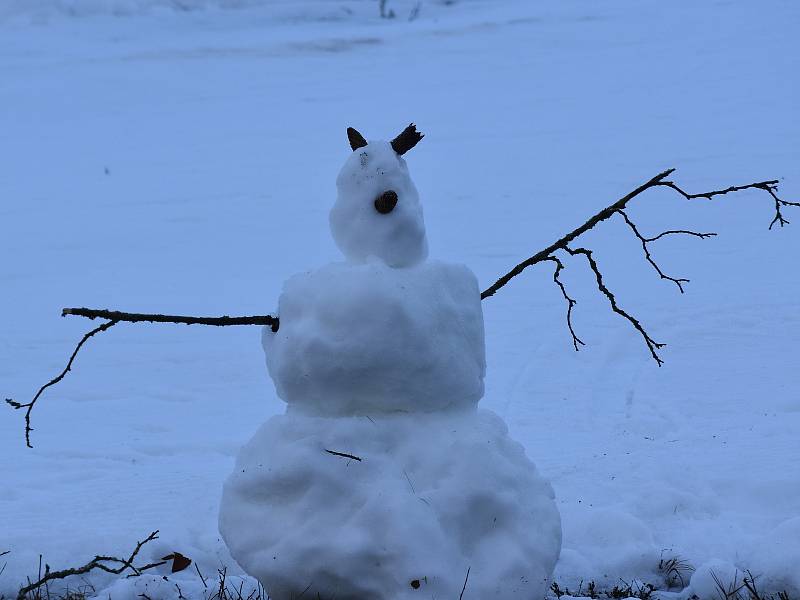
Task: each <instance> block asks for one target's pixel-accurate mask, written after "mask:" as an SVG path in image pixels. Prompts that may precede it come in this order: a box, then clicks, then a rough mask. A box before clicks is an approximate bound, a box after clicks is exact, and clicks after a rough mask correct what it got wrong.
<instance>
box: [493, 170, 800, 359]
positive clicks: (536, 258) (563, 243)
mask: <svg viewBox="0 0 800 600" xmlns="http://www.w3.org/2000/svg"><path fill="white" fill-rule="evenodd" d="M674 171H675V169H668V170H666V171H663V172H662V173H659V174H658V175H656V176H655V177H653V178H652V179H650V180H649V181H647V182H646V183H644V184H642V185H640V186H639V187H638V188H636V189H635V190H633V191H632V192H630V193H628V194H626V195H625V196H623V197H622V198H620V199H619V200H617V201H616V202H614V203H613V204H611V205H609V206H607V207H606V208H604V209H603V210H601V211H600V212H598V213H597V214H595V215H594V216H593V217H591V218H590V219H589V220H588V221H586V222H585V223H584V224H583V225H581V226H580V227H578V228H576V229H574V230H572V231H571V232H569V233H568V234H566V235H565V236H563V237H561V238H559V239H558V240H556V241H555V242H553V243H552V244H550V245H549V246H548V247H547V248H545V249H544V250H540V251H539V252H537V253H536V254H534V255H533V256H531V257H530V258H527V259H526V260H524V261H522V262H521V263H519V264H517V265H516V266H514V267H513V268H512V269H511V270H510V271H508V273H506V274H505V275H503V276H502V277H500V278H499V279H498V280H497V281H495V282H494V283H493V284H492V285H491V286H489V287H488V288H487V289H486V290H484V291H483V292H482V293H481V300H484V299H486V298H489V297H491V296H493V295H494V294H496V293H497V291H498V290H500V289H501V288H502V287H504V286H505V285H506V284H508V282H509V281H511V280H512V279H513V278H514V277H516V276H517V275H519V274H521V273H522V272H523V271H524V270H525V269H527V268H528V267H531V266H533V265H536V264H538V263H540V262H543V261H551V262H555V263H556V271H555V273H554V277H553V279H554V281H555V283H556V285H558V286H559V288H560V289H561V292H562V294H563V296H564V298H565V299H566V300H567V304H568V309H567V326H568V327H569V330H570V334H571V335H572V342H573V346H574V347H575V350H578V344H579V343H580V344H583V342H582V341H581V340H580V339H578V338H577V337H576V336H575V331H574V330H573V327H572V321H571V317H572V308H573V307H574V305H575V300H574V299H572V298H571V297H570V296H569V295H568V294H567V291H566V288H565V287H564V285H563V283H562V282H561V281H560V280H559V278H558V276H559V274H560V273H561V270H562V269H563V268H564V265H563V264H562V263H561V261H560V260H559V259H558V258H557V257H556V256H555V253H556V252H557V251H559V250H560V251H563V252H566V253H568V254H570V255H572V256H575V255H576V254H582V255H584V256H585V257H586V259H587V262H588V264H589V268H590V269H591V270H592V271H593V273H594V275H595V279H596V280H597V285H598V289H599V290H600V292H601V293H602V294H603V295H605V296H606V298H608V300H609V302H610V303H611V308H612V310H613V311H614V312H616V313H618V314H619V315H621V316H623V317H624V318H625V319H627V320H628V321H629V322H630V323H631V324H632V325H633V326H634V328H635V329H636V330H637V331H638V332H639V333H640V334H641V335H642V337H643V338H644V340H645V342H646V344H647V347H648V349H649V350H650V354H651V355H652V356H653V359H654V360H655V361H656V362H657V363H658V364H659V366H660V365H661V364H662V363H663V361H662V360H661V358H660V357H659V356H658V353H657V352H656V350H658V349H659V348H661V347H662V346H663V344H658V343H657V342H655V341H654V340H653V339H652V338H651V337H650V336H649V335H648V334H647V332H646V331H645V330H644V328H643V327H642V325H641V323H639V321H638V320H636V319H635V318H634V317H632V316H631V315H630V314H629V313H627V312H625V311H624V310H622V309H621V308H620V307H619V305H618V304H617V302H616V298H615V297H614V295H613V294H612V293H611V292H610V291H609V290H608V288H607V287H606V286H605V284H604V282H603V278H602V275H601V273H600V270H599V267H598V266H597V263H596V262H595V260H594V258H593V257H592V252H591V250H588V249H586V248H578V249H576V250H572V249H571V248H570V246H569V244H570V243H571V242H572V241H574V240H575V239H577V238H578V237H580V236H581V235H583V234H584V233H586V232H587V231H589V230H590V229H593V228H594V227H595V226H597V225H599V224H600V223H602V222H603V221H605V220H607V219H608V218H610V217H611V216H613V215H614V214H617V213H618V214H619V215H620V216H622V218H623V219H624V220H625V223H626V225H627V226H628V228H629V229H630V230H631V232H632V233H633V235H634V236H635V237H636V238H637V239H638V240H639V242H640V243H641V245H642V250H643V251H644V255H645V259H646V260H647V262H649V263H650V265H651V266H652V267H653V268H654V269H655V271H656V272H657V273H658V275H659V276H660V277H661V278H662V279H666V280H668V281H672V282H673V283H674V284H675V285H676V286H677V287H678V289H679V290H680V292H681V293H683V291H684V288H683V284H684V283H688V281H689V280H688V279H684V278H677V277H671V276H669V275H667V274H666V273H664V271H663V270H662V269H661V267H660V266H659V265H658V263H656V261H655V259H654V258H653V256H652V254H651V253H650V246H649V245H650V244H651V243H652V242H655V241H657V240H659V239H661V238H662V237H665V236H668V235H681V234H682V235H689V236H694V237H698V238H700V239H706V238H709V237H712V236H715V235H717V234H716V233H700V232H697V231H689V230H686V229H670V230H667V231H664V232H662V233H659V234H658V235H655V236H652V237H645V236H644V235H642V233H641V232H640V230H639V228H638V227H637V225H636V224H635V223H634V221H633V220H632V219H631V218H630V217H629V216H628V214H627V213H626V212H625V208H626V207H627V205H628V203H629V202H631V201H632V200H633V199H634V198H636V197H638V196H639V195H640V194H641V193H642V192H644V191H646V190H648V189H650V188H655V187H667V188H670V189H672V190H674V191H675V192H677V193H678V194H680V195H681V196H683V197H684V198H686V199H687V200H694V199H697V198H706V199H709V200H711V199H712V198H714V197H715V196H723V195H725V194H729V193H734V192H740V191H743V190H749V189H756V190H762V191H764V192H767V193H768V194H769V195H770V197H771V198H772V200H773V201H774V203H775V218H774V219H773V220H772V222H771V223H770V226H769V228H770V229H772V226H773V225H775V223H779V224H780V225H781V226H783V225H785V224H788V223H789V221H787V220H786V219H785V218H784V216H783V214H782V212H781V209H782V208H784V207H787V206H795V207H800V202H789V201H787V200H782V199H781V198H780V197H779V196H778V180H777V179H772V180H769V181H758V182H755V183H749V184H747V185H737V186H730V187H727V188H724V189H720V190H712V191H710V192H702V193H699V194H690V193H688V192H686V191H685V190H683V189H682V188H681V187H679V186H678V185H676V184H675V183H674V182H672V181H668V180H667V179H666V178H667V177H668V176H669V175H671V174H672V173H673V172H674Z"/></svg>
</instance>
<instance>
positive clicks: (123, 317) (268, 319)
mask: <svg viewBox="0 0 800 600" xmlns="http://www.w3.org/2000/svg"><path fill="white" fill-rule="evenodd" d="M69 315H74V316H77V317H86V318H87V319H109V320H111V321H125V322H126V323H178V324H182V325H211V326H214V327H227V326H231V325H267V326H269V327H271V328H272V331H278V328H279V326H280V321H279V319H278V317H273V316H271V315H256V316H252V317H229V316H227V315H226V316H224V317H185V316H181V315H159V314H146V313H127V312H120V311H117V310H99V309H94V308H65V309H63V310H62V311H61V316H62V317H66V316H69Z"/></svg>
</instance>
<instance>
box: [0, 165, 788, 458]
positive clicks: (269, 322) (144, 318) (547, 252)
mask: <svg viewBox="0 0 800 600" xmlns="http://www.w3.org/2000/svg"><path fill="white" fill-rule="evenodd" d="M674 171H675V169H667V170H666V171H663V172H661V173H659V174H658V175H656V176H655V177H653V178H652V179H650V180H649V181H647V182H645V183H643V184H642V185H640V186H639V187H637V188H636V189H635V190H633V191H632V192H629V193H628V194H626V195H624V196H623V197H622V198H620V199H619V200H617V201H616V202H614V203H613V204H610V205H609V206H607V207H605V208H604V209H603V210H601V211H600V212H598V213H597V214H595V215H593V216H592V217H591V218H590V219H588V220H587V221H586V222H585V223H584V224H583V225H581V226H580V227H577V228H575V229H573V230H572V231H570V232H569V233H567V234H566V235H564V236H562V237H561V238H559V239H558V240H556V241H555V242H553V243H552V244H550V245H549V246H547V247H546V248H544V249H543V250H540V251H539V252H537V253H535V254H534V255H533V256H531V257H529V258H527V259H525V260H524V261H522V262H520V263H519V264H517V265H515V266H514V267H513V268H512V269H511V270H509V271H508V272H507V273H506V274H504V275H503V276H502V277H500V278H499V279H498V280H497V281H495V282H494V283H493V284H492V285H491V286H489V287H488V288H487V289H485V290H484V291H483V292H481V300H485V299H486V298H490V297H492V296H494V295H495V294H496V293H497V292H498V291H499V290H500V289H502V288H503V287H504V286H506V285H507V284H508V283H509V282H510V281H511V280H512V279H513V278H514V277H517V276H518V275H520V274H521V273H522V272H523V271H524V270H525V269H527V268H528V267H532V266H534V265H537V264H539V263H541V262H545V261H547V262H552V263H554V264H555V265H556V268H555V271H554V273H553V282H554V283H555V284H556V285H557V286H558V288H559V290H560V291H561V294H562V296H563V297H564V299H565V300H566V302H567V328H568V329H569V332H570V335H571V336H572V344H573V346H574V348H575V350H578V349H579V346H583V345H585V344H584V342H583V341H582V340H581V339H580V338H579V337H578V336H577V334H576V333H575V329H574V327H573V323H572V311H573V308H574V307H575V305H576V304H577V301H576V300H575V299H574V298H572V297H571V296H570V295H569V293H568V292H567V288H566V286H565V285H564V283H563V282H562V281H561V279H560V274H561V271H563V270H564V268H565V265H564V263H563V262H562V260H561V259H560V258H559V257H558V255H557V253H558V252H563V253H564V254H566V255H569V256H571V257H575V256H578V255H580V256H583V257H585V259H586V262H587V264H588V267H589V269H590V270H591V271H592V273H593V274H594V276H595V281H596V284H597V289H598V291H599V292H600V293H601V294H602V295H603V296H605V297H606V299H607V300H608V302H609V305H610V307H611V310H612V311H613V312H615V313H616V314H618V315H620V316H621V317H622V318H624V319H625V320H627V321H628V322H629V323H630V324H631V326H632V327H633V328H634V329H635V330H636V331H637V332H638V333H639V335H640V336H641V337H642V339H643V340H644V342H645V344H646V346H647V349H648V350H649V351H650V355H651V356H652V357H653V360H655V361H656V363H657V364H658V365H659V366H661V365H662V364H663V362H664V361H663V360H662V359H661V357H660V356H659V354H658V352H657V351H658V350H659V349H661V348H663V347H664V344H663V343H659V342H656V341H655V340H654V339H653V338H652V337H650V334H648V333H647V330H646V329H645V327H644V326H643V325H642V323H641V322H640V321H639V320H638V319H637V318H635V317H634V316H633V315H631V314H630V313H629V312H627V311H626V310H624V309H623V308H622V307H620V305H619V303H618V302H617V298H616V296H615V295H614V293H613V292H612V291H611V290H610V289H609V288H608V286H607V285H606V283H605V281H604V279H603V275H602V272H601V270H600V266H599V264H598V263H597V261H596V260H595V258H594V255H593V251H592V250H591V249H588V248H573V247H572V246H571V244H572V242H574V241H575V240H576V239H578V238H579V237H580V236H581V235H583V234H584V233H586V232H587V231H589V230H591V229H593V228H594V227H596V226H597V225H599V224H600V223H602V222H603V221H606V220H608V219H610V218H611V217H613V216H614V215H619V216H620V217H621V218H622V219H623V221H624V222H625V224H626V225H627V227H628V228H629V229H630V231H631V233H632V234H633V235H634V236H635V237H636V239H637V240H638V241H639V242H640V243H641V246H642V251H643V252H644V256H645V260H647V262H648V263H650V265H651V266H652V267H653V269H654V270H655V271H656V273H657V274H658V275H659V277H660V278H661V279H664V280H667V281H670V282H672V283H674V284H675V285H676V286H677V288H678V290H679V291H680V292H681V293H683V292H684V287H683V286H684V284H685V283H688V282H689V280H688V279H686V278H681V277H672V276H670V275H667V274H666V273H665V272H664V271H663V270H662V269H661V267H660V266H659V264H658V263H657V262H656V261H655V259H654V258H653V255H652V254H651V252H650V244H652V243H654V242H657V241H658V240H660V239H662V238H664V237H667V236H673V235H686V236H691V237H696V238H699V239H708V238H710V237H713V236H715V235H717V234H716V233H701V232H697V231H691V230H687V229H669V230H666V231H662V232H661V233H659V234H656V235H653V236H649V237H647V236H645V235H643V234H642V233H641V231H640V229H639V227H638V226H637V225H636V223H635V222H634V221H633V220H632V219H631V218H630V216H629V215H628V213H627V212H626V211H625V209H626V208H627V206H628V204H629V203H630V202H631V201H632V200H634V199H635V198H637V197H639V196H640V195H641V194H642V193H644V192H646V191H647V190H649V189H653V188H658V187H664V188H669V189H671V190H674V191H675V192H677V193H678V194H680V195H681V196H683V197H684V198H685V199H686V200H695V199H698V198H705V199H707V200H712V199H713V198H715V197H716V196H724V195H725V194H730V193H735V192H741V191H745V190H761V191H763V192H766V193H767V194H768V195H769V196H770V198H771V200H772V202H773V203H774V208H775V217H774V218H773V219H772V221H771V222H770V224H769V229H772V227H773V226H774V225H775V224H776V223H777V224H779V225H780V226H781V227H783V226H784V225H788V224H789V221H788V220H786V218H785V217H784V216H783V211H782V209H783V208H786V207H790V206H794V207H800V202H790V201H788V200H783V199H781V198H780V197H779V196H778V180H777V179H771V180H768V181H757V182H754V183H748V184H746V185H736V186H729V187H727V188H724V189H720V190H712V191H709V192H701V193H696V194H690V193H688V192H686V191H685V190H684V189H683V188H681V187H680V186H678V185H677V184H676V183H675V182H673V181H670V180H668V179H667V177H669V176H670V175H671V174H672V173H673V172H674ZM61 314H62V316H69V315H72V316H79V317H86V318H88V319H105V320H106V322H105V323H103V324H102V325H100V326H99V327H96V328H95V329H93V330H91V331H90V332H88V333H87V334H86V335H84V336H83V338H82V339H81V340H80V342H78V345H77V346H76V348H75V350H74V351H73V353H72V355H71V356H70V359H69V361H68V363H67V366H66V368H65V369H64V370H63V371H62V372H61V374H59V375H58V376H56V377H55V378H53V379H52V380H50V381H49V382H48V383H46V384H45V385H43V386H42V387H41V388H40V389H39V391H38V392H37V393H36V395H35V396H34V398H33V399H32V400H31V401H30V402H26V403H21V402H17V401H15V400H12V399H10V398H6V402H7V403H8V404H9V406H11V407H12V408H14V409H23V408H24V409H26V410H25V443H26V445H27V446H28V447H29V448H30V447H32V446H31V441H30V433H31V431H33V428H32V427H31V412H32V411H33V407H34V406H35V405H36V402H37V401H38V400H39V398H40V397H41V395H42V393H43V392H44V390H45V389H47V388H48V387H51V386H53V385H55V384H57V383H58V382H60V381H61V380H62V379H63V378H64V376H65V375H66V374H67V373H68V372H69V371H70V370H71V368H72V363H73V362H74V360H75V357H76V356H77V354H78V352H79V351H80V349H81V347H82V346H83V345H84V343H85V342H86V341H87V340H88V339H89V338H90V337H92V336H94V335H95V334H97V333H101V332H103V331H106V330H107V329H110V328H111V327H113V326H114V325H116V324H117V323H120V322H123V321H124V322H128V323H142V322H149V323H178V324H185V325H211V326H217V327H225V326H231V325H265V326H268V327H270V328H271V329H272V331H273V332H277V331H278V328H279V326H280V321H279V319H278V317H275V316H271V315H256V316H250V317H228V316H224V317H193V316H178V315H161V314H145V313H127V312H120V311H112V310H100V309H91V308H65V309H63V311H62V313H61Z"/></svg>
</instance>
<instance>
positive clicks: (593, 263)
mask: <svg viewBox="0 0 800 600" xmlns="http://www.w3.org/2000/svg"><path fill="white" fill-rule="evenodd" d="M566 251H567V252H569V253H570V254H571V255H572V256H575V255H577V254H582V255H584V256H585V257H586V260H587V261H588V263H589V268H590V269H591V270H592V272H593V273H594V276H595V279H596V280H597V289H599V290H600V291H601V292H602V294H603V295H604V296H605V297H606V298H608V302H609V303H610V304H611V310H613V311H614V312H615V313H617V314H618V315H620V316H622V317H623V318H625V319H627V320H628V321H629V322H630V324H631V325H633V326H634V328H635V329H636V330H637V331H638V332H639V333H640V334H642V338H644V341H645V343H646V344H647V347H648V348H649V349H650V354H651V355H652V356H653V358H654V359H655V361H656V362H657V363H658V366H659V367H660V366H661V365H662V364H664V361H663V360H661V357H659V356H658V354H657V353H656V350H658V349H660V348H663V347H664V346H665V345H666V344H659V343H658V342H656V341H655V340H653V338H651V337H650V336H649V335H648V333H647V332H646V331H645V330H644V327H642V324H641V323H640V322H639V321H638V320H637V319H635V318H634V317H632V316H631V315H630V314H628V313H627V312H625V311H624V310H623V309H622V308H620V307H619V305H618V304H617V299H616V297H615V296H614V294H612V293H611V291H610V290H609V289H608V288H607V287H606V285H605V283H604V282H603V275H602V274H601V273H600V267H598V266H597V262H596V261H595V260H594V257H593V256H592V251H591V250H587V249H586V248H575V249H574V250H573V249H572V248H570V247H569V246H567V248H566Z"/></svg>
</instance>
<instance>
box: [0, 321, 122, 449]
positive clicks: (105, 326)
mask: <svg viewBox="0 0 800 600" xmlns="http://www.w3.org/2000/svg"><path fill="white" fill-rule="evenodd" d="M117 323H119V321H116V320H113V321H107V322H105V323H103V324H102V325H100V326H99V327H95V328H94V329H92V330H91V331H90V332H89V333H87V334H86V335H84V336H83V337H82V338H81V341H80V342H78V345H77V346H76V347H75V350H73V352H72V356H70V357H69V362H67V366H66V367H65V368H64V370H63V371H61V373H60V374H59V375H57V376H56V377H54V378H53V379H51V380H50V381H48V382H47V383H45V384H44V385H43V386H42V387H40V388H39V391H38V392H36V395H35V396H34V397H33V400H31V401H30V402H27V403H25V404H21V403H20V402H16V401H15V400H12V399H11V398H6V402H7V403H8V404H9V405H10V406H11V407H12V408H14V409H16V410H19V409H21V408H27V410H26V411H25V444H26V445H27V446H28V448H33V446H31V431H33V428H32V427H31V411H33V407H34V406H35V405H36V401H37V400H39V397H40V396H41V395H42V392H44V391H45V390H46V389H47V388H49V387H50V386H51V385H55V384H57V383H58V382H59V381H61V380H62V379H64V376H65V375H66V374H67V373H69V372H70V371H71V370H72V363H73V361H74V360H75V357H76V356H77V355H78V352H79V351H80V349H81V346H83V345H84V344H85V343H86V340H88V339H89V338H90V337H92V336H93V335H95V334H96V333H100V332H102V331H105V330H106V329H110V328H111V327H113V326H114V325H116V324H117Z"/></svg>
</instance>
